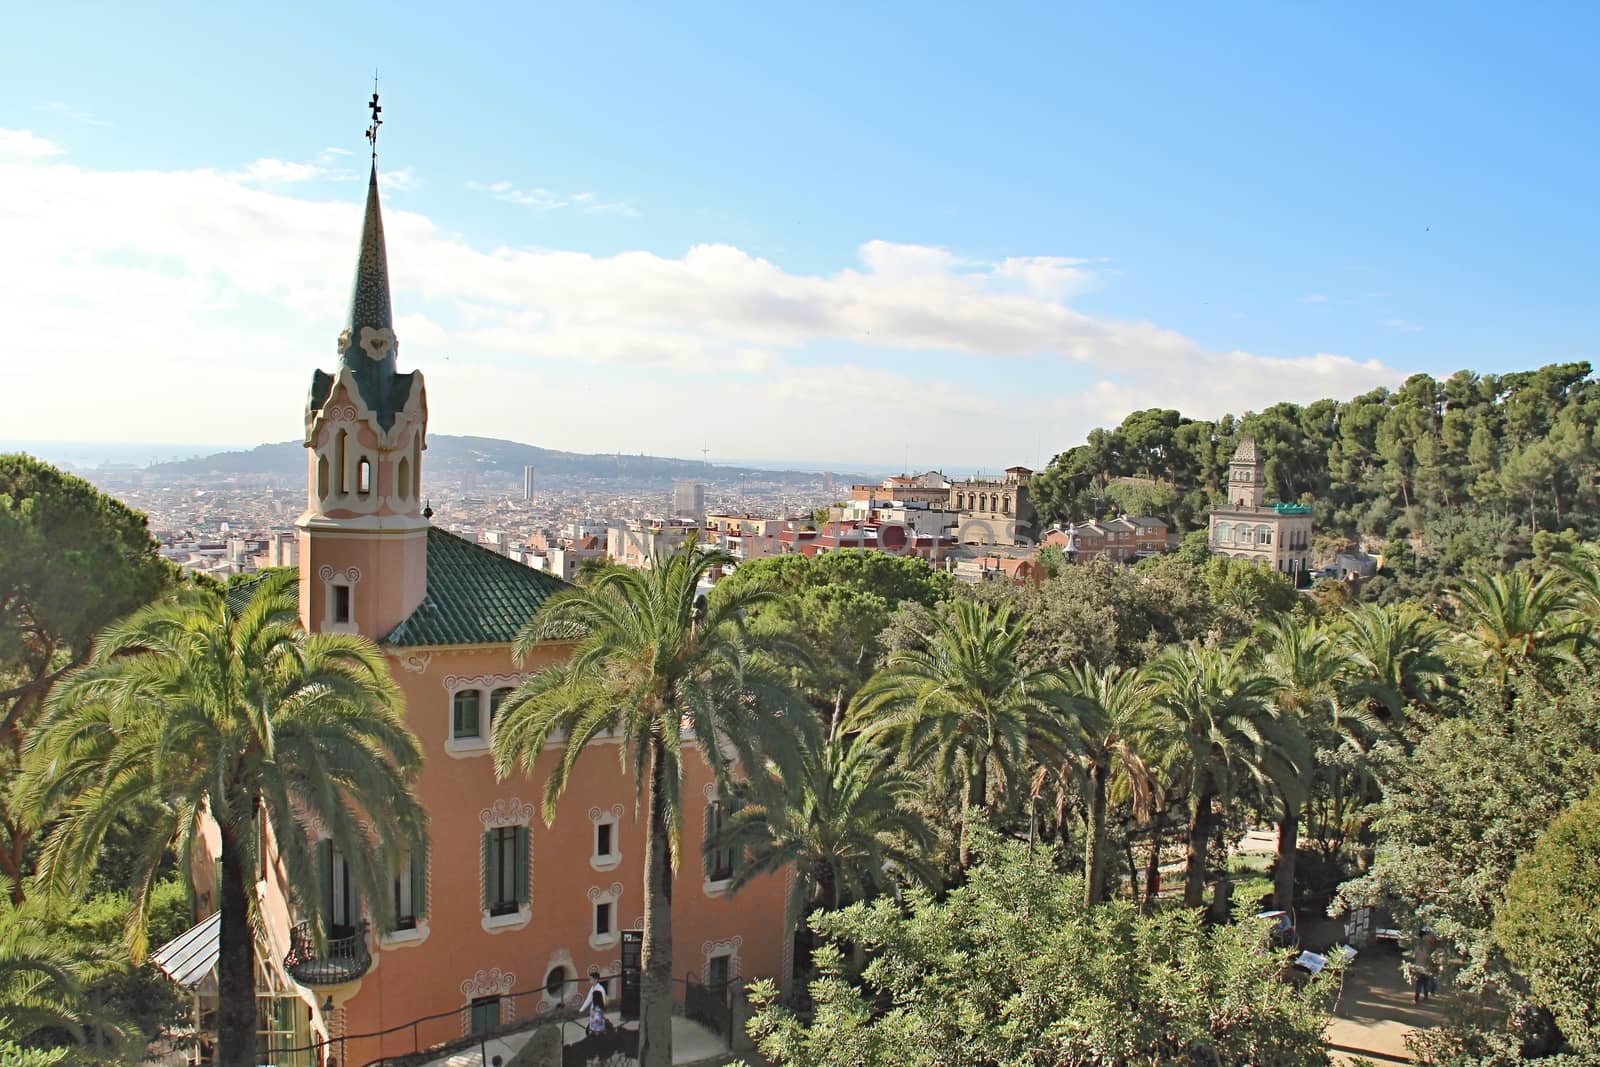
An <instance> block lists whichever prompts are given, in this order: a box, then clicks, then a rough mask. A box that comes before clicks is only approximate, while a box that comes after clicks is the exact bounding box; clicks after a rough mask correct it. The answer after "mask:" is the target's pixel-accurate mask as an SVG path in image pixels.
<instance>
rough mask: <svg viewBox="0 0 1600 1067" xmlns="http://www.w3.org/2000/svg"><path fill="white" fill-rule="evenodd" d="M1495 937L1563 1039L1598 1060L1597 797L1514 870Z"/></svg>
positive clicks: (1564, 819) (1563, 820)
mask: <svg viewBox="0 0 1600 1067" xmlns="http://www.w3.org/2000/svg"><path fill="white" fill-rule="evenodd" d="M1494 934H1495V940H1496V941H1497V942H1498V943H1499V944H1500V946H1501V947H1502V948H1503V949H1504V950H1505V953H1506V956H1507V957H1508V958H1509V959H1510V960H1511V962H1512V964H1513V965H1515V966H1516V968H1517V970H1518V971H1519V972H1520V973H1521V974H1523V975H1525V976H1526V977H1527V979H1528V982H1529V984H1530V985H1531V986H1532V988H1533V995H1534V997H1535V998H1536V999H1537V1000H1538V1002H1539V1003H1540V1004H1543V1005H1545V1006H1546V1007H1548V1008H1549V1009H1550V1011H1551V1013H1552V1014H1553V1015H1554V1016H1555V1018H1556V1022H1557V1023H1558V1024H1559V1025H1560V1027H1561V1030H1562V1032H1563V1033H1565V1034H1566V1036H1567V1039H1568V1040H1569V1041H1571V1042H1572V1044H1573V1045H1574V1046H1575V1047H1576V1048H1580V1049H1584V1050H1586V1051H1589V1052H1594V1053H1597V1054H1600V793H1595V794H1593V795H1591V796H1590V797H1589V798H1588V799H1587V800H1584V801H1582V802H1581V803H1579V804H1577V805H1576V806H1574V807H1573V808H1571V809H1570V810H1569V811H1567V812H1566V813H1565V814H1564V815H1562V816H1561V817H1560V818H1559V819H1557V820H1556V821H1555V822H1553V823H1552V824H1551V825H1550V828H1549V829H1548V830H1546V831H1545V832H1544V835H1543V836H1542V837H1540V838H1539V843H1538V844H1537V845H1535V846H1534V848H1533V851H1532V852H1530V853H1528V854H1527V855H1526V856H1524V857H1523V859H1522V861H1521V862H1520V863H1519V864H1517V869H1516V870H1515V871H1514V872H1513V873H1512V875H1511V880H1510V882H1509V883H1507V885H1506V899H1505V905H1504V907H1502V908H1501V909H1500V913H1499V915H1498V916H1497V917H1496V919H1495V926H1494Z"/></svg>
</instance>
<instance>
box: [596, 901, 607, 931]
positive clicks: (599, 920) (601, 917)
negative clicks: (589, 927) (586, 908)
mask: <svg viewBox="0 0 1600 1067" xmlns="http://www.w3.org/2000/svg"><path fill="white" fill-rule="evenodd" d="M594 933H595V936H596V937H605V936H606V935H608V934H610V933H611V902H610V901H609V900H607V901H601V902H600V903H599V904H596V905H595V906H594Z"/></svg>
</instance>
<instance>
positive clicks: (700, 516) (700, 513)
mask: <svg viewBox="0 0 1600 1067" xmlns="http://www.w3.org/2000/svg"><path fill="white" fill-rule="evenodd" d="M672 515H673V518H677V519H693V520H694V521H695V522H702V521H704V519H705V517H706V487H705V486H704V485H703V484H702V483H700V482H691V481H676V482H673V483H672Z"/></svg>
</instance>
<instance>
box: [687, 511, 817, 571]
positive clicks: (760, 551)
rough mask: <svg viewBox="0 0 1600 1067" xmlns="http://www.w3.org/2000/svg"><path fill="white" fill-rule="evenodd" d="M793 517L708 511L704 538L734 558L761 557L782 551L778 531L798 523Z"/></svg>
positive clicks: (779, 553)
mask: <svg viewBox="0 0 1600 1067" xmlns="http://www.w3.org/2000/svg"><path fill="white" fill-rule="evenodd" d="M797 525H798V522H797V521H795V520H785V519H773V518H768V517H766V516H761V515H749V514H743V515H707V516H706V521H705V540H706V542H707V543H708V544H711V545H715V546H716V547H718V548H720V549H722V550H723V551H725V552H727V553H728V554H729V555H731V556H733V557H734V558H735V559H740V560H745V559H762V558H764V557H766V556H777V555H782V554H783V546H782V543H781V542H780V541H779V538H778V535H779V534H780V533H781V532H782V531H783V530H785V529H788V528H791V527H794V526H797Z"/></svg>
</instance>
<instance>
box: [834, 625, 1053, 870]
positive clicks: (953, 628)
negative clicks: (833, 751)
mask: <svg viewBox="0 0 1600 1067" xmlns="http://www.w3.org/2000/svg"><path fill="white" fill-rule="evenodd" d="M1027 634H1028V618H1027V617H1026V616H1023V617H1021V618H1018V619H1015V620H1013V619H1012V617H1011V608H1010V606H1009V605H1005V604H1002V605H999V606H993V605H987V604H979V603H978V602H976V601H972V600H960V601H957V602H956V603H955V604H954V605H953V606H952V608H951V610H950V611H949V612H947V613H941V614H939V615H938V616H937V617H936V618H935V620H934V628H933V632H932V633H931V634H930V635H929V636H928V643H927V648H926V649H907V650H902V651H899V652H896V653H894V654H893V655H892V656H891V657H890V659H889V663H888V666H887V667H886V668H885V669H883V670H881V671H879V672H878V673H877V674H875V675H873V677H872V678H870V679H868V681H867V684H866V685H864V686H862V687H861V690H860V691H859V692H857V693H856V696H855V700H854V701H853V702H852V710H851V714H850V723H849V725H850V727H851V728H852V729H856V730H860V731H861V733H862V735H863V736H864V737H866V738H867V739H868V740H869V741H874V742H875V741H877V740H878V739H880V738H881V739H883V740H885V741H887V742H889V743H891V744H893V745H894V746H895V747H897V748H898V750H899V756H900V759H901V761H902V763H903V764H904V765H906V766H908V767H915V768H925V769H927V770H929V771H931V772H932V774H933V776H934V779H935V780H936V781H938V782H940V783H942V784H944V785H946V786H950V785H958V786H959V787H960V788H961V789H962V793H963V804H962V807H963V815H962V831H961V866H962V867H963V868H965V867H966V866H967V862H968V858H969V851H968V841H967V837H968V834H967V828H966V822H967V819H966V815H965V809H967V808H970V807H980V808H987V807H988V805H989V793H990V782H991V779H992V780H993V781H994V782H996V783H998V786H999V789H1000V792H1001V793H1002V795H1011V793H1012V791H1013V790H1014V788H1015V785H1016V782H1017V780H1018V779H1019V778H1020V779H1023V780H1025V779H1026V776H1027V773H1028V769H1029V768H1030V767H1031V766H1032V765H1033V763H1034V762H1035V761H1036V760H1037V759H1039V758H1040V757H1041V756H1046V755H1048V754H1056V755H1057V756H1059V755H1060V754H1062V753H1064V752H1065V751H1066V750H1067V749H1070V748H1071V746H1072V742H1073V737H1072V730H1071V727H1070V715H1071V711H1070V707H1071V704H1072V701H1071V699H1070V697H1069V696H1068V694H1067V692H1066V687H1065V685H1064V683H1063V679H1062V676H1061V673H1060V672H1059V671H1058V670H1056V669H1055V668H1053V667H1049V666H1041V665H1033V664H1029V663H1027V662H1025V661H1024V659H1023V656H1022V652H1021V649H1022V645H1023V642H1024V641H1025V639H1026V638H1027ZM1052 758H1054V757H1052Z"/></svg>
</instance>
